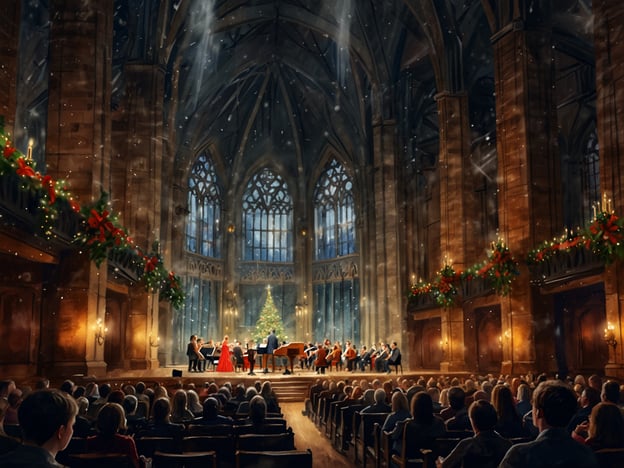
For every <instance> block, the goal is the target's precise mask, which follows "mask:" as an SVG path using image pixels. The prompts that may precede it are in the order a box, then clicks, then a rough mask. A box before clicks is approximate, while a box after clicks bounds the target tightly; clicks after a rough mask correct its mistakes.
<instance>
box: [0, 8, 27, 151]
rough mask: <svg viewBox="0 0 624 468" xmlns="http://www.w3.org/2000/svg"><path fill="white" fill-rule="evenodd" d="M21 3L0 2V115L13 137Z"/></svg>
mask: <svg viewBox="0 0 624 468" xmlns="http://www.w3.org/2000/svg"><path fill="white" fill-rule="evenodd" d="M20 5H21V2H16V1H14V0H10V1H6V0H4V1H0V24H1V25H2V34H1V35H0V63H2V67H1V68H0V103H2V104H1V107H0V115H2V116H4V118H5V121H4V126H5V129H6V130H7V131H9V132H10V133H11V135H13V124H14V123H15V112H16V109H17V68H18V67H17V64H18V61H17V49H18V45H19V36H20V11H21V8H20ZM21 149H22V150H25V148H21Z"/></svg>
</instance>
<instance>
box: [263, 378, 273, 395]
mask: <svg viewBox="0 0 624 468" xmlns="http://www.w3.org/2000/svg"><path fill="white" fill-rule="evenodd" d="M260 395H262V396H263V397H264V398H265V399H267V398H269V397H271V396H272V395H273V388H272V387H271V382H269V381H268V380H265V381H264V382H262V388H261V389H260Z"/></svg>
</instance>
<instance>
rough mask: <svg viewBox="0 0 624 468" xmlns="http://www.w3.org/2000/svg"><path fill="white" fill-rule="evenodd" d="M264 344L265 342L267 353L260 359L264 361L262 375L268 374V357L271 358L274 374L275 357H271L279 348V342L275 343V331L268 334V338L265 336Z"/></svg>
mask: <svg viewBox="0 0 624 468" xmlns="http://www.w3.org/2000/svg"><path fill="white" fill-rule="evenodd" d="M266 342H267V353H266V354H265V355H264V356H263V358H262V359H263V361H264V373H265V374H268V373H269V369H268V363H269V355H270V356H271V363H272V364H273V372H275V356H273V353H274V352H275V350H276V349H277V348H278V347H279V341H277V336H276V335H275V330H271V333H269V336H267V339H266Z"/></svg>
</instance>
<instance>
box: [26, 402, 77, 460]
mask: <svg viewBox="0 0 624 468" xmlns="http://www.w3.org/2000/svg"><path fill="white" fill-rule="evenodd" d="M77 413H78V407H77V405H76V402H75V401H74V399H73V398H72V397H70V396H69V395H67V394H66V393H64V392H61V391H57V390H37V391H35V392H32V393H30V394H29V395H28V396H27V397H26V398H25V399H24V401H23V402H22V404H21V405H20V407H19V410H18V412H17V417H18V420H19V423H20V427H21V430H22V436H23V438H24V441H25V442H28V443H32V444H35V445H38V446H40V447H42V446H44V445H45V446H46V447H47V448H48V451H50V453H52V454H53V455H54V456H56V452H58V451H60V450H63V449H64V448H65V447H67V444H68V443H69V441H70V440H71V437H72V435H73V434H74V430H73V426H74V422H75V420H76V414H77Z"/></svg>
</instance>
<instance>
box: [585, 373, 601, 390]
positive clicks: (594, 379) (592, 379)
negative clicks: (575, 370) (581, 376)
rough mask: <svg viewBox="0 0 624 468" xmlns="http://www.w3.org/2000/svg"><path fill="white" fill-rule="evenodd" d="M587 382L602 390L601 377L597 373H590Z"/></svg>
mask: <svg viewBox="0 0 624 468" xmlns="http://www.w3.org/2000/svg"><path fill="white" fill-rule="evenodd" d="M587 383H588V384H589V386H590V387H593V388H595V389H596V390H598V391H600V390H602V378H601V377H600V376H599V375H598V374H592V375H590V376H589V379H587Z"/></svg>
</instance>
